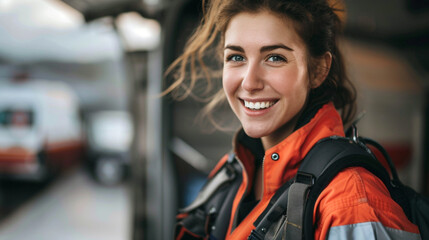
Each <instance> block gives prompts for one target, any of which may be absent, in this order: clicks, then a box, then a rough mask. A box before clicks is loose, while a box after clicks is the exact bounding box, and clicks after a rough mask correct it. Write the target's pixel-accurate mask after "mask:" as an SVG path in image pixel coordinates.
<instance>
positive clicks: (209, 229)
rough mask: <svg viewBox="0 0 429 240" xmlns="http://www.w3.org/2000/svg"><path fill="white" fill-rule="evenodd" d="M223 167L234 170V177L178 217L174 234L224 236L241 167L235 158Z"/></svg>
mask: <svg viewBox="0 0 429 240" xmlns="http://www.w3.org/2000/svg"><path fill="white" fill-rule="evenodd" d="M225 167H227V168H229V169H231V170H232V171H234V172H235V173H234V175H235V177H234V178H233V179H231V180H230V181H229V182H227V183H225V184H223V185H222V186H221V187H219V188H218V189H217V190H216V191H215V192H214V193H213V194H212V195H211V196H210V198H209V199H208V200H207V201H206V202H205V203H204V204H202V205H201V206H199V207H198V208H196V209H193V210H192V211H190V212H188V216H186V217H184V218H183V219H179V220H178V223H177V224H176V233H175V236H180V233H184V234H185V236H184V237H192V236H195V237H196V238H195V239H198V237H200V238H201V239H206V238H207V237H209V238H210V239H224V238H225V235H226V232H227V229H228V224H227V223H229V221H230V218H231V209H232V203H233V200H234V197H235V195H236V194H237V191H238V188H239V186H240V184H241V182H242V169H241V167H240V165H239V164H238V162H237V161H236V160H233V162H231V163H230V162H226V163H225V165H224V166H223V167H222V168H225ZM209 181H210V180H209ZM213 226H215V227H213ZM182 239H186V238H182Z"/></svg>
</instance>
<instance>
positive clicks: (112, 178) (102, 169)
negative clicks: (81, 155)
mask: <svg viewBox="0 0 429 240" xmlns="http://www.w3.org/2000/svg"><path fill="white" fill-rule="evenodd" d="M94 173H95V177H96V178H97V180H98V181H99V182H100V183H102V184H106V185H113V184H117V183H119V182H120V181H121V180H122V178H123V175H124V171H123V168H122V165H121V164H120V163H119V161H118V159H115V158H101V159H99V160H97V161H96V162H95V169H94Z"/></svg>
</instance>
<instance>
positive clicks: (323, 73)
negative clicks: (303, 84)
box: [311, 52, 332, 88]
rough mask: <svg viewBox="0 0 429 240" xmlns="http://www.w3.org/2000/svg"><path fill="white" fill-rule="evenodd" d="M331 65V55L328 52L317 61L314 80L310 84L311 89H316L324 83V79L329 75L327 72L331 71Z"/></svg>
mask: <svg viewBox="0 0 429 240" xmlns="http://www.w3.org/2000/svg"><path fill="white" fill-rule="evenodd" d="M331 63H332V54H331V53H330V52H326V53H325V54H323V56H321V57H320V58H319V59H317V67H316V72H315V74H314V78H313V81H312V84H311V88H318V87H319V86H320V85H322V83H323V82H324V81H325V79H326V77H327V76H328V74H329V70H330V69H331Z"/></svg>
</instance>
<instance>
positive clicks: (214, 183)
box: [179, 153, 237, 213]
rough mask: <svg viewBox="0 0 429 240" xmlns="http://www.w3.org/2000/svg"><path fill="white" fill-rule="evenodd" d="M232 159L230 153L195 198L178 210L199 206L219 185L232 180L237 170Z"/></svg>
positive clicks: (188, 209)
mask: <svg viewBox="0 0 429 240" xmlns="http://www.w3.org/2000/svg"><path fill="white" fill-rule="evenodd" d="M234 160H235V154H233V153H230V154H229V156H228V160H227V161H226V162H225V164H224V165H223V166H222V167H221V169H220V170H219V171H218V172H217V173H216V174H215V176H214V177H213V178H212V179H210V180H209V181H208V182H207V183H206V184H205V185H204V187H203V189H202V190H201V191H200V192H199V193H198V195H197V197H196V198H195V200H194V201H193V202H192V203H191V204H190V205H189V206H187V207H185V208H183V209H180V210H179V212H182V213H183V212H190V211H192V210H194V209H196V208H198V207H200V206H201V205H203V204H204V203H206V202H207V200H208V199H209V198H210V197H211V196H212V195H213V193H214V192H216V190H217V189H219V187H221V186H222V185H224V184H226V183H228V182H230V181H232V180H233V179H234V178H235V176H236V174H237V171H236V170H235V168H234V167H233V166H232V164H233V163H234Z"/></svg>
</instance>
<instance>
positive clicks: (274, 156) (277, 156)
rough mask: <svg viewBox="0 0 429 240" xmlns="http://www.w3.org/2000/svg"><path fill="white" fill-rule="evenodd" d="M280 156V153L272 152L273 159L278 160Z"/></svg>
mask: <svg viewBox="0 0 429 240" xmlns="http://www.w3.org/2000/svg"><path fill="white" fill-rule="evenodd" d="M279 158H280V156H279V154H278V153H273V154H271V159H272V160H274V161H277V160H279Z"/></svg>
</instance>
